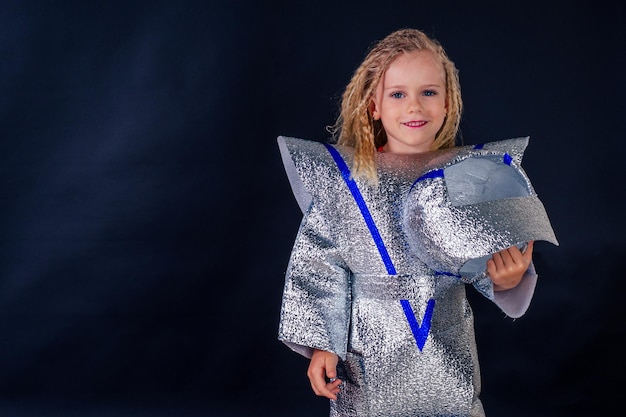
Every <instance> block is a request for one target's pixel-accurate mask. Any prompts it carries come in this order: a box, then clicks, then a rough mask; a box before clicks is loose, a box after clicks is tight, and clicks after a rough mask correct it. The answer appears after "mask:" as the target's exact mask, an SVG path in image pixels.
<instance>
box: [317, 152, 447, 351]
mask: <svg viewBox="0 0 626 417" xmlns="http://www.w3.org/2000/svg"><path fill="white" fill-rule="evenodd" d="M324 146H326V149H328V152H329V153H330V155H331V156H332V157H333V159H334V160H335V163H336V164H337V167H338V168H339V171H340V172H341V176H342V177H343V180H344V181H345V183H346V185H347V186H348V189H349V190H350V193H352V197H353V198H354V200H355V201H356V204H357V206H358V207H359V210H360V211H361V215H363V219H364V220H365V224H367V227H368V229H369V231H370V234H371V235H372V239H374V243H376V247H377V248H378V252H379V253H380V257H381V258H382V260H383V263H384V264H385V268H386V269H387V273H388V274H389V275H396V268H395V267H394V265H393V261H392V260H391V257H390V256H389V253H388V252H387V248H386V247H385V243H384V242H383V239H382V237H381V236H380V232H379V231H378V228H377V227H376V223H374V219H373V218H372V215H371V213H370V211H369V209H368V208H367V204H365V199H363V195H362V194H361V191H360V190H359V187H358V185H357V184H356V182H355V181H354V179H352V176H351V174H350V168H348V165H347V164H346V162H345V161H344V160H343V158H342V157H341V155H340V154H339V152H338V151H337V149H335V148H334V147H332V146H330V145H328V144H324ZM441 176H443V170H442V171H441ZM400 304H401V305H402V310H403V311H404V315H405V316H406V319H407V321H408V322H409V326H410V327H411V332H412V333H413V337H414V338H415V342H416V344H417V348H418V349H419V350H420V351H421V350H422V349H423V348H424V345H425V344H426V339H427V338H428V333H430V324H431V320H432V316H433V310H434V309H435V300H434V299H432V298H431V299H430V300H428V304H427V306H426V312H425V313H424V319H423V320H422V325H421V326H420V324H419V323H418V321H417V318H416V317H415V313H414V312H413V308H412V307H411V303H410V302H409V300H400Z"/></svg>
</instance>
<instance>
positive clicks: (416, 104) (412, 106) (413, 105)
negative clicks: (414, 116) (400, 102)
mask: <svg viewBox="0 0 626 417" xmlns="http://www.w3.org/2000/svg"><path fill="white" fill-rule="evenodd" d="M421 111H422V103H420V101H419V99H413V100H411V101H409V105H408V107H407V112H408V113H419V112H421Z"/></svg>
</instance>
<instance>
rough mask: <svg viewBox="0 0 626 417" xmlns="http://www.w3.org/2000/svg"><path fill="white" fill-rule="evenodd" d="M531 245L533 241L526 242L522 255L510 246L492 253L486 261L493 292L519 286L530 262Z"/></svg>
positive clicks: (531, 254)
mask: <svg viewBox="0 0 626 417" xmlns="http://www.w3.org/2000/svg"><path fill="white" fill-rule="evenodd" d="M533 244H534V242H533V241H530V242H528V246H527V248H526V251H525V252H524V253H522V252H521V251H520V250H519V249H518V248H517V247H516V246H511V247H510V248H508V249H504V250H502V251H500V252H497V253H494V254H493V256H492V257H491V259H489V260H488V261H487V274H489V278H491V281H492V282H493V290H494V291H503V290H509V289H511V288H515V287H516V286H517V284H519V282H520V281H521V280H522V277H523V276H524V273H525V272H526V270H527V269H528V266H529V265H530V263H531V262H532V257H533Z"/></svg>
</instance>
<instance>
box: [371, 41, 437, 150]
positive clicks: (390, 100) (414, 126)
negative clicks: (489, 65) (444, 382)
mask: <svg viewBox="0 0 626 417" xmlns="http://www.w3.org/2000/svg"><path fill="white" fill-rule="evenodd" d="M370 111H371V114H372V117H374V119H375V120H378V119H380V120H381V122H382V124H383V127H384V128H385V132H386V133H387V144H386V145H385V146H384V147H383V150H384V151H385V152H390V153H404V154H409V153H421V152H426V151H428V150H430V147H431V145H432V144H433V142H434V141H435V135H436V134H437V132H438V131H439V129H440V128H441V126H442V125H443V122H444V120H445V117H446V82H445V72H444V69H443V65H442V64H441V62H439V61H437V59H436V58H435V56H434V55H433V53H432V52H430V51H414V52H409V53H404V54H402V55H399V56H398V57H397V58H396V59H395V60H394V61H393V62H392V63H391V65H390V66H389V68H388V69H387V71H385V74H384V76H383V78H382V79H381V82H380V84H379V85H378V89H377V90H376V95H375V97H374V99H373V100H372V104H371V106H370Z"/></svg>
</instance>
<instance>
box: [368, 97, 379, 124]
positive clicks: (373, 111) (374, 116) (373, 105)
mask: <svg viewBox="0 0 626 417" xmlns="http://www.w3.org/2000/svg"><path fill="white" fill-rule="evenodd" d="M368 110H369V112H370V114H371V115H372V119H374V120H379V119H380V112H379V111H378V106H376V101H375V100H374V99H372V101H371V102H370V105H369V107H368Z"/></svg>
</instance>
